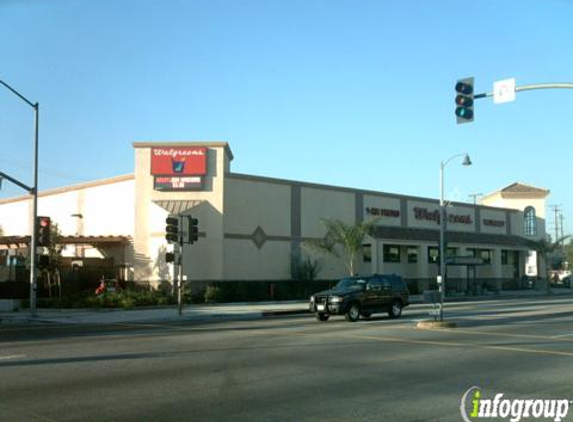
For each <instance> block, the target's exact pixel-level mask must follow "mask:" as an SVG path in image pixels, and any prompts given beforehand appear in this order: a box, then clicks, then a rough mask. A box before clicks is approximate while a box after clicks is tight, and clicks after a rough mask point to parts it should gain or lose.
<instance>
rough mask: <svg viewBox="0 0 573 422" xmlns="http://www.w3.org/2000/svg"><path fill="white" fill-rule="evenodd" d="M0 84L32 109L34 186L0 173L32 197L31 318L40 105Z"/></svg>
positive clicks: (33, 306) (34, 296)
mask: <svg viewBox="0 0 573 422" xmlns="http://www.w3.org/2000/svg"><path fill="white" fill-rule="evenodd" d="M0 84H1V85H3V86H4V87H6V88H7V89H8V90H9V91H10V92H12V94H14V95H16V96H17V97H18V98H20V99H21V100H22V101H24V102H25V103H26V104H28V105H29V106H30V107H32V108H33V109H34V159H33V161H34V164H33V167H34V175H33V179H34V184H33V185H32V186H27V185H26V184H24V183H22V182H20V181H18V180H16V179H14V178H13V177H10V176H8V175H7V174H5V173H1V172H0V173H1V174H0V176H1V177H4V178H5V179H7V180H9V181H11V182H12V183H14V184H16V185H18V186H20V187H21V188H23V189H24V190H27V191H28V193H30V195H32V217H31V221H30V227H31V229H32V233H31V235H30V314H31V316H32V317H35V316H36V278H37V260H38V258H37V256H36V249H37V244H38V238H37V232H38V227H37V225H38V221H37V220H38V218H37V217H38V123H39V117H40V104H39V103H37V102H36V103H32V102H31V101H30V100H28V99H27V98H26V97H24V96H23V95H22V94H20V93H19V92H18V91H16V90H15V89H14V88H12V87H11V86H10V85H8V84H7V83H6V82H4V81H2V80H0Z"/></svg>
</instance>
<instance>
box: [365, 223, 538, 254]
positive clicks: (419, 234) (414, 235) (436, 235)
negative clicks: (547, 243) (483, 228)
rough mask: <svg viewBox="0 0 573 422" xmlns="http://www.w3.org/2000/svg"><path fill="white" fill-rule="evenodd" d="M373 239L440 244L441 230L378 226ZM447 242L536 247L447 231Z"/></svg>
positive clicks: (510, 238) (510, 239) (505, 237)
mask: <svg viewBox="0 0 573 422" xmlns="http://www.w3.org/2000/svg"><path fill="white" fill-rule="evenodd" d="M373 237H374V238H376V239H397V240H412V241H426V242H438V241H439V239H440V232H439V230H429V229H409V228H404V227H385V226H378V227H376V228H375V229H374V233H373ZM446 241H447V242H452V243H466V244H485V245H500V246H513V247H520V248H523V249H528V250H529V249H535V247H536V243H535V242H533V241H531V240H528V239H525V238H523V237H520V236H515V235H500V234H484V233H465V232H455V231H447V232H446Z"/></svg>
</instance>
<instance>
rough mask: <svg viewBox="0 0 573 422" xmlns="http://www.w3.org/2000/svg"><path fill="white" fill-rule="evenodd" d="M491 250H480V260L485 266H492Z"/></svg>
mask: <svg viewBox="0 0 573 422" xmlns="http://www.w3.org/2000/svg"><path fill="white" fill-rule="evenodd" d="M491 255H492V253H491V249H482V250H480V258H481V259H482V260H483V263H484V264H491Z"/></svg>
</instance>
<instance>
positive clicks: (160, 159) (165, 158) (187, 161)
mask: <svg viewBox="0 0 573 422" xmlns="http://www.w3.org/2000/svg"><path fill="white" fill-rule="evenodd" d="M151 174H153V175H161V176H204V175H206V174H207V148H205V147H181V148H177V147H165V148H151Z"/></svg>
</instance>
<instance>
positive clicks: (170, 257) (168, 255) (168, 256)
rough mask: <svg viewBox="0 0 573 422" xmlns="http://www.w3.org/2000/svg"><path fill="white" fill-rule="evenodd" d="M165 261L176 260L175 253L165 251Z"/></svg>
mask: <svg viewBox="0 0 573 422" xmlns="http://www.w3.org/2000/svg"><path fill="white" fill-rule="evenodd" d="M165 262H175V253H173V252H166V253H165Z"/></svg>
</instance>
